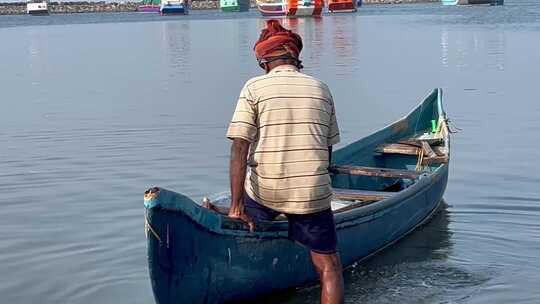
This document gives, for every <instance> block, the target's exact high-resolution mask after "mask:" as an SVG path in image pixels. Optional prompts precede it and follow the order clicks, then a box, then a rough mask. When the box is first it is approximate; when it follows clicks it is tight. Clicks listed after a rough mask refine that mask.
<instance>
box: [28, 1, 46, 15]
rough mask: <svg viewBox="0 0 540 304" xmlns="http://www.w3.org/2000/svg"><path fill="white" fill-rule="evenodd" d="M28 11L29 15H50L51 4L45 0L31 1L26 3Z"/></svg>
mask: <svg viewBox="0 0 540 304" xmlns="http://www.w3.org/2000/svg"><path fill="white" fill-rule="evenodd" d="M26 13H27V14H29V15H48V14H49V6H48V5H47V2H45V1H39V2H38V1H29V2H27V3H26Z"/></svg>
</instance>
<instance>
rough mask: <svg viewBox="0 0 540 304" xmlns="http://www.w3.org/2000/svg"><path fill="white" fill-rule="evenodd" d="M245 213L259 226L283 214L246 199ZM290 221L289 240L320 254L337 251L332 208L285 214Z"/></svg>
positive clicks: (248, 198)
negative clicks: (260, 223) (313, 211)
mask: <svg viewBox="0 0 540 304" xmlns="http://www.w3.org/2000/svg"><path fill="white" fill-rule="evenodd" d="M244 208H245V212H246V213H247V215H248V216H249V217H251V219H252V220H253V221H254V222H255V224H257V222H258V221H272V220H274V219H275V218H276V217H277V216H278V215H280V214H281V212H278V211H275V210H272V209H270V208H268V207H266V206H263V205H261V204H259V203H258V202H256V201H255V200H253V199H252V198H251V197H249V196H248V195H246V196H245V198H244ZM284 215H285V216H286V217H287V220H288V221H289V238H290V239H292V240H293V241H296V242H297V243H299V244H301V245H304V246H306V247H307V248H309V249H310V250H311V251H313V252H315V253H320V254H333V253H336V251H337V235H336V225H335V224H334V214H333V213H332V210H331V209H330V208H328V209H326V210H323V211H319V212H316V213H310V214H287V213H285V214H284Z"/></svg>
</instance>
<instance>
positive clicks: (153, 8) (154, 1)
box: [137, 0, 161, 13]
mask: <svg viewBox="0 0 540 304" xmlns="http://www.w3.org/2000/svg"><path fill="white" fill-rule="evenodd" d="M160 6H161V1H160V0H144V1H143V3H142V4H141V5H139V6H138V7H137V11H138V12H141V13H159V12H160Z"/></svg>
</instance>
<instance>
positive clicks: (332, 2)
mask: <svg viewBox="0 0 540 304" xmlns="http://www.w3.org/2000/svg"><path fill="white" fill-rule="evenodd" d="M328 11H329V12H331V13H350V12H356V11H357V2H356V0H329V1H328Z"/></svg>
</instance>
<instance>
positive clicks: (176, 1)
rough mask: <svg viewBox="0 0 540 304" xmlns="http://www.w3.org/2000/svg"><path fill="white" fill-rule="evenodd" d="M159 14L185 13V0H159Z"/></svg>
mask: <svg viewBox="0 0 540 304" xmlns="http://www.w3.org/2000/svg"><path fill="white" fill-rule="evenodd" d="M159 12H160V14H161V15H187V13H188V5H187V0H161V6H160V8H159Z"/></svg>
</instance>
